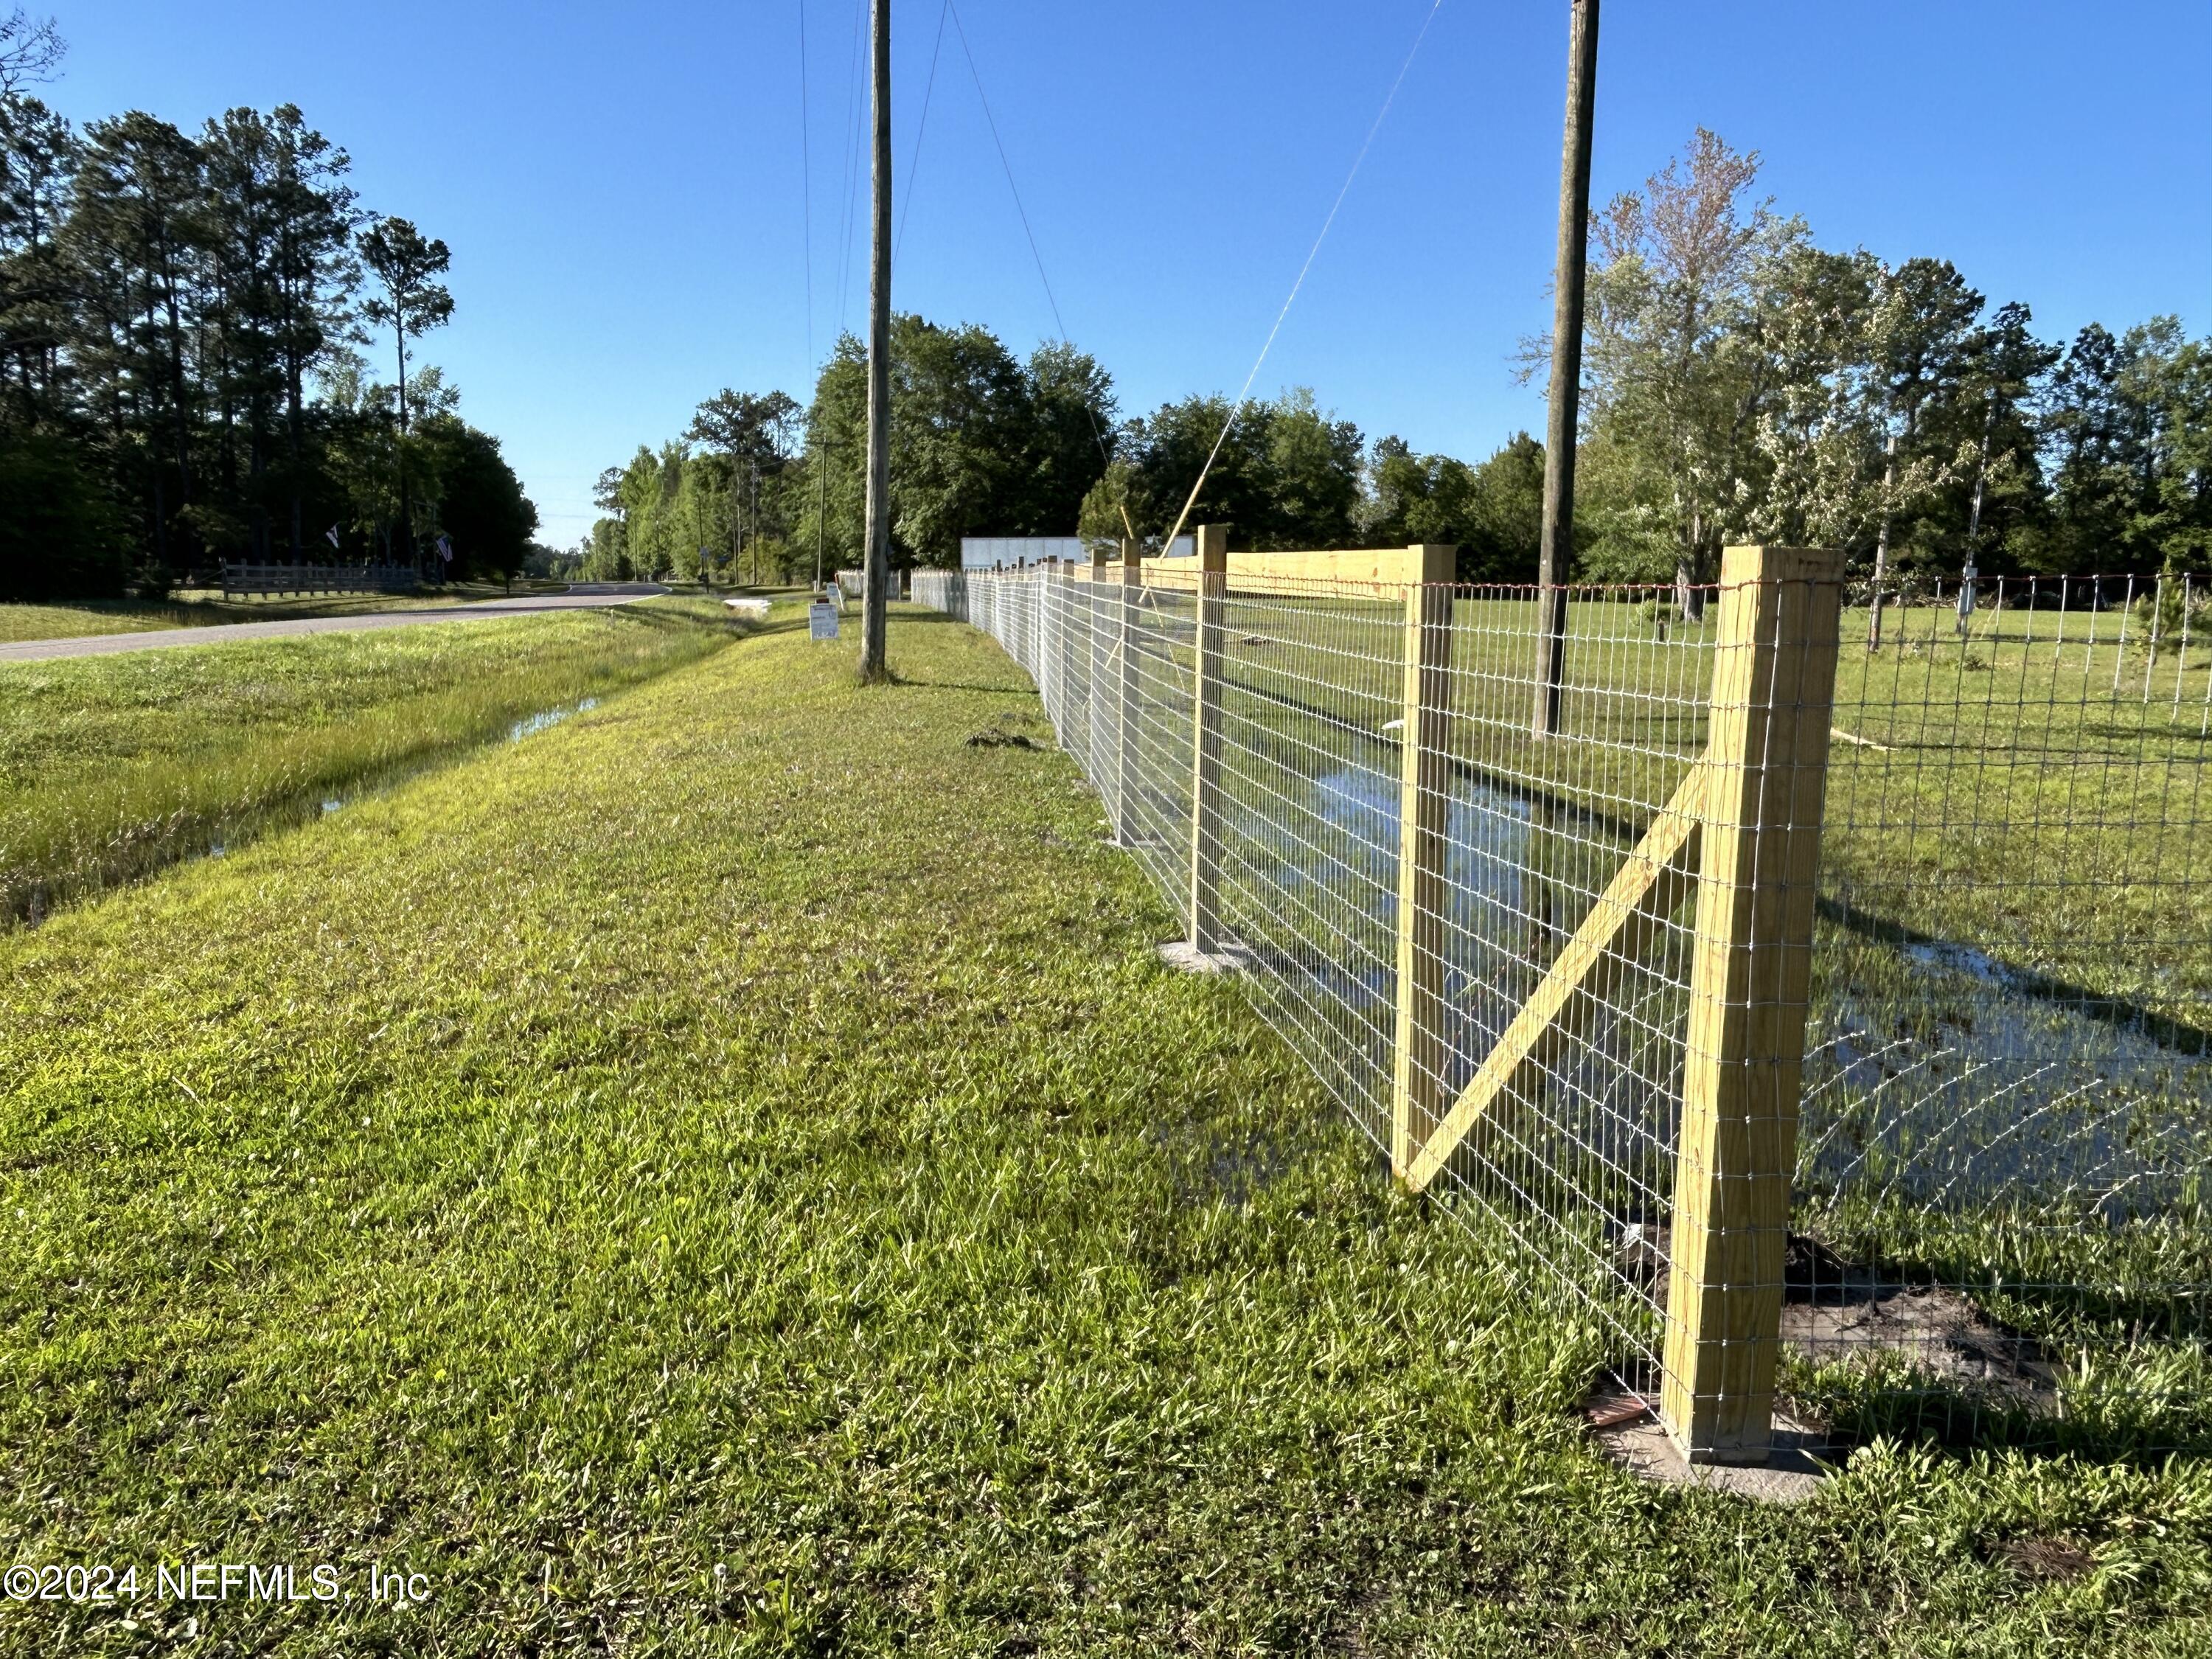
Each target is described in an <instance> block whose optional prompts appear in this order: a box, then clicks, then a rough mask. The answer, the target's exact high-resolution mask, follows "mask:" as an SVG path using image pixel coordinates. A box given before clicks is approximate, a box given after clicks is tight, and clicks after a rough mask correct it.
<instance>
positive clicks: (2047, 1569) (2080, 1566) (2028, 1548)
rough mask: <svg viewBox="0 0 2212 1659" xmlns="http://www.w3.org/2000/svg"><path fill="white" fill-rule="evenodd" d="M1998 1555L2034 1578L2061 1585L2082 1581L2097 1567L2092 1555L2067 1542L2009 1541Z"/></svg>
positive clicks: (2051, 1540) (2058, 1539)
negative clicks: (2081, 1579) (2080, 1578)
mask: <svg viewBox="0 0 2212 1659" xmlns="http://www.w3.org/2000/svg"><path fill="white" fill-rule="evenodd" d="M1995 1553H1996V1557H1997V1559H1999V1560H2002V1561H2006V1562H2009V1563H2010V1564H2011V1565H2013V1566H2014V1567H2016V1568H2017V1569H2019V1571H2021V1572H2023V1573H2025V1574H2027V1577H2030V1578H2039V1579H2046V1580H2050V1581H2052V1582H2056V1583H2066V1582H2067V1581H2069V1580H2070V1579H2075V1578H2079V1577H2081V1575H2082V1574H2084V1573H2086V1572H2087V1571H2089V1569H2090V1568H2091V1567H2093V1566H2094V1565H2097V1564H2096V1562H2095V1561H2093V1559H2090V1555H2089V1552H2088V1551H2087V1550H2085V1549H2083V1548H2082V1547H2081V1546H2080V1545H2079V1544H2076V1543H2075V1542H2074V1541H2072V1540H2070V1539H2065V1538H2013V1539H2008V1540H2007V1541H2005V1542H2003V1543H2002V1544H2000V1545H1998V1546H1997V1547H1996V1552H1995Z"/></svg>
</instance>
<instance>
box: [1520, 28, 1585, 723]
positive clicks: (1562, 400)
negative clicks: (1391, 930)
mask: <svg viewBox="0 0 2212 1659" xmlns="http://www.w3.org/2000/svg"><path fill="white" fill-rule="evenodd" d="M1597 7H1598V0H1573V19H1572V21H1571V24H1570V25H1569V28H1568V34H1567V136H1566V145H1565V153H1564V154H1563V155H1561V156H1560V158H1559V264H1558V269H1557V270H1556V272H1555V273H1554V277H1553V310H1552V387H1551V394H1552V395H1551V408H1550V411H1549V418H1548V419H1547V422H1546V424H1545V428H1544V533H1543V544H1542V550H1541V552H1540V554H1539V555H1538V556H1537V562H1536V588H1537V592H1536V708H1535V718H1534V722H1533V726H1534V732H1535V733H1536V735H1537V736H1538V737H1540V738H1543V737H1549V736H1550V735H1551V734H1552V733H1553V732H1556V731H1558V730H1559V687H1560V685H1561V684H1562V682H1563V681H1564V680H1565V677H1566V666H1567V661H1566V659H1567V590H1566V588H1565V586H1563V583H1564V581H1565V576H1566V574H1567V567H1568V564H1569V562H1570V561H1571V558H1572V556H1573V554H1574V545H1575V542H1574V532H1575V432H1576V427H1577V420H1578V418H1579V415H1580V404H1581V401H1582V382H1583V266H1584V264H1585V263H1586V261H1587V257H1588V252H1589V175H1590V128H1591V124H1592V121H1593V118H1594V117H1595V112H1596V107H1597Z"/></svg>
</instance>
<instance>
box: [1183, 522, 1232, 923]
mask: <svg viewBox="0 0 2212 1659" xmlns="http://www.w3.org/2000/svg"><path fill="white" fill-rule="evenodd" d="M1197 540H1198V561H1197V563H1198V635H1197V647H1198V649H1197V659H1196V666H1195V670H1194V674H1193V677H1192V685H1191V708H1192V713H1191V767H1190V943H1191V948H1192V949H1193V950H1194V951H1198V952H1199V953H1200V955H1201V956H1212V954H1213V953H1214V951H1216V949H1218V947H1219V945H1220V943H1221V913H1220V904H1221V891H1220V890H1221V613H1222V609H1223V604H1222V601H1223V599H1224V598H1225V596H1226V594H1227V593H1228V591H1229V532H1228V530H1227V528H1226V527H1225V526H1221V525H1212V524H1209V525H1200V526H1199V527H1198V532H1197Z"/></svg>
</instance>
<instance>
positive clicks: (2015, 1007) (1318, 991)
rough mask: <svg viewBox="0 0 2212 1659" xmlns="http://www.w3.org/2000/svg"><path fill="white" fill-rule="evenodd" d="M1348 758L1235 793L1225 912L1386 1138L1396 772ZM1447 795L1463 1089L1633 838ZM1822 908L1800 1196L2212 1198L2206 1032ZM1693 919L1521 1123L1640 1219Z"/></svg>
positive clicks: (1658, 1184)
mask: <svg viewBox="0 0 2212 1659" xmlns="http://www.w3.org/2000/svg"><path fill="white" fill-rule="evenodd" d="M1333 746H1334V748H1335V750H1336V753H1334V755H1332V756H1331V757H1330V758H1331V760H1332V762H1334V763H1335V764H1333V765H1332V767H1331V768H1330V769H1328V770H1326V771H1322V772H1319V773H1318V775H1311V776H1305V775H1286V774H1285V772H1283V771H1281V770H1279V769H1270V772H1269V775H1268V782H1269V787H1267V788H1266V789H1264V790H1261V789H1240V788H1239V787H1238V786H1237V782H1236V781H1234V780H1233V779H1232V780H1231V781H1230V782H1229V784H1228V786H1227V791H1226V793H1228V796H1229V804H1228V806H1227V809H1226V811H1225V825H1224V829H1225V836H1224V844H1223V858H1222V873H1223V895H1222V899H1223V907H1224V920H1225V924H1226V926H1227V927H1228V929H1229V932H1230V933H1231V937H1232V938H1233V939H1235V940H1236V941H1237V944H1238V945H1239V947H1240V948H1241V950H1242V951H1243V953H1244V954H1245V956H1246V957H1247V959H1248V961H1249V966H1250V969H1251V976H1252V981H1253V988H1254V990H1255V994H1257V995H1259V996H1260V997H1261V1000H1263V1001H1265V1002H1267V1004H1269V1005H1270V1006H1271V1008H1272V1010H1273V1012H1274V1013H1275V1014H1276V1015H1278V1016H1279V1023H1280V1026H1281V1029H1282V1030H1284V1031H1285V1035H1286V1036H1289V1038H1290V1040H1291V1042H1293V1044H1294V1045H1295V1046H1296V1047H1297V1048H1298V1049H1299V1050H1300V1052H1301V1054H1302V1055H1303V1056H1304V1058H1305V1059H1306V1060H1307V1061H1308V1062H1309V1063H1310V1064H1311V1065H1312V1066H1314V1067H1315V1069H1316V1071H1317V1072H1318V1073H1320V1074H1321V1076H1322V1079H1324V1081H1325V1082H1327V1084H1328V1086H1329V1087H1330V1089H1331V1090H1332V1091H1333V1092H1334V1093H1335V1094H1336V1095H1337V1097H1339V1098H1340V1100H1342V1101H1343V1102H1344V1103H1345V1104H1346V1106H1347V1107H1348V1108H1350V1109H1352V1111H1353V1113H1354V1115H1355V1116H1356V1117H1357V1118H1358V1121H1361V1122H1362V1123H1363V1124H1364V1126H1365V1127H1367V1128H1368V1130H1369V1133H1370V1134H1373V1135H1375V1136H1376V1138H1377V1139H1383V1140H1387V1138H1388V1134H1389V1098H1390V1083H1391V1079H1390V1071H1391V1055H1392V1043H1393V1041H1394V1037H1395V1033H1394V1030H1393V1019H1394V1006H1395V982H1396V948H1397V946H1396V916H1397V906H1398V894H1397V880H1398V858H1399V792H1400V787H1401V786H1400V780H1399V768H1400V757H1399V750H1398V749H1397V747H1396V745H1395V744H1390V743H1389V742H1387V741H1383V740H1381V739H1366V740H1364V741H1360V742H1358V743H1357V744H1354V745H1352V748H1351V750H1350V752H1348V753H1347V752H1346V748H1345V745H1344V744H1342V743H1341V742H1339V743H1338V744H1334V745H1333ZM1286 780H1287V781H1293V782H1294V783H1295V790H1294V791H1285V789H1284V788H1283V787H1282V785H1283V783H1284V782H1285V781H1286ZM1450 787H1451V795H1450V798H1449V802H1448V805H1447V811H1446V819H1445V836H1446V841H1447V845H1448V854H1447V861H1446V866H1445V872H1444V888H1445V894H1446V915H1445V917H1444V929H1443V941H1444V944H1443V950H1444V954H1445V959H1446V981H1445V987H1444V990H1445V998H1446V1003H1447V1006H1448V1008H1449V1016H1448V1022H1449V1023H1448V1027H1447V1030H1446V1031H1445V1032H1444V1033H1443V1036H1444V1038H1445V1042H1446V1048H1447V1053H1448V1059H1447V1062H1446V1063H1447V1068H1448V1070H1447V1075H1446V1078H1445V1079H1444V1081H1445V1084H1446V1085H1447V1088H1448V1089H1449V1091H1450V1092H1451V1093H1453V1094H1456V1093H1457V1092H1458V1091H1459V1090H1460V1089H1462V1088H1463V1087H1464V1086H1465V1085H1466V1084H1467V1082H1468V1080H1469V1079H1470V1078H1471V1077H1472V1076H1473V1074H1474V1070H1475V1068H1476V1067H1477V1066H1479V1065H1480V1062H1481V1060H1482V1058H1483V1056H1484V1055H1485V1054H1486V1053H1487V1052H1488V1051H1489V1049H1490V1048H1491V1047H1492V1045H1493V1044H1495V1043H1496V1042H1497V1041H1498V1037H1499V1036H1501V1035H1502V1034H1503V1033H1504V1030H1505V1029H1506V1027H1507V1026H1508V1025H1509V1024H1510V1022H1511V1020H1512V1018H1513V1017H1514V1015H1515V1013H1516V1012H1517V1011H1518V1010H1519V1009H1520V1007H1521V1006H1522V1004H1523V1003H1524V1002H1525V1000H1527V998H1528V994H1529V993H1530V992H1531V990H1532V989H1533V988H1534V986H1535V985H1536V984H1537V982H1538V981H1540V980H1541V977H1542V975H1543V973H1544V972H1545V970H1546V969H1547V968H1548V967H1549V965H1550V963H1551V962H1552V960H1553V957H1556V955H1557V953H1558V951H1559V947H1560V945H1562V944H1563V943H1564V942H1565V939H1566V938H1567V937H1568V936H1569V935H1570V934H1571V932H1572V930H1573V928H1574V927H1576V926H1577V924H1578V923H1579V922H1580V921H1581V920H1582V918H1583V915H1584V914H1585V912H1586V911H1587V910H1588V908H1589V903H1590V901H1591V896H1593V895H1594V894H1595V892H1596V890H1598V889H1599V888H1600V887H1601V886H1602V885H1603V884H1604V883H1605V881H1606V880H1607V879H1608V878H1609V877H1610V875H1611V873H1612V872H1613V870H1614V869H1615V868H1617V867H1618V866H1619V865H1620V862H1621V860H1622V859H1623V858H1624V857H1625V856H1626V853H1627V851H1628V849H1629V847H1630V846H1631V844H1632V842H1631V839H1630V837H1629V836H1628V834H1627V832H1626V827H1624V826H1621V825H1618V824H1614V823H1609V822H1607V821H1604V820H1601V819H1600V818H1598V817H1596V816H1595V815H1594V814H1590V813H1588V812H1583V811H1578V810H1577V809H1574V808H1572V807H1571V806H1567V805H1562V804H1560V803H1558V802H1556V801H1551V800H1547V799H1541V798H1536V797H1533V796H1531V795H1529V794H1528V793H1521V792H1510V791H1508V790H1505V789H1502V788H1498V787H1493V786H1492V785H1490V784H1487V783H1486V782H1484V781H1482V780H1481V779H1480V777H1478V776H1476V775H1472V774H1470V773H1468V772H1467V771H1464V770H1459V771H1455V773H1454V775H1452V777H1451V783H1450ZM1688 908H1689V907H1688V906H1687V905H1686V906H1685V907H1684V908H1683V910H1682V911H1681V912H1680V913H1678V914H1677V915H1676V916H1675V917H1674V918H1673V921H1672V925H1670V926H1668V927H1663V928H1662V929H1661V930H1660V933H1659V937H1658V940H1657V944H1656V949H1655V951H1654V953H1653V957H1652V959H1651V960H1649V961H1647V962H1645V963H1642V964H1639V965H1638V968H1636V969H1632V970H1630V971H1627V972H1625V973H1624V974H1623V975H1621V977H1620V982H1619V983H1617V984H1616V985H1615V986H1614V987H1613V989H1612V991H1611V992H1610V994H1608V995H1607V997H1606V998H1605V999H1604V1000H1603V1003H1602V1006H1598V1007H1596V1008H1595V1010H1594V1011H1592V1012H1590V1013H1589V1017H1588V1018H1585V1019H1583V1022H1582V1023H1581V1024H1579V1025H1578V1026H1577V1028H1576V1036H1575V1037H1574V1039H1573V1040H1572V1041H1571V1042H1568V1043H1567V1044H1565V1045H1564V1047H1563V1048H1562V1049H1561V1051H1560V1052H1559V1053H1558V1054H1556V1055H1555V1056H1554V1057H1553V1059H1552V1060H1550V1062H1549V1063H1548V1065H1547V1078H1548V1085H1549V1086H1547V1088H1545V1089H1544V1090H1543V1091H1541V1099H1540V1100H1539V1101H1536V1102H1532V1103H1530V1104H1533V1105H1536V1106H1537V1107H1538V1108H1539V1110H1538V1112H1537V1113H1536V1114H1534V1115H1527V1114H1524V1115H1523V1119H1522V1121H1521V1122H1520V1123H1518V1124H1516V1126H1514V1127H1513V1129H1512V1133H1513V1137H1514V1140H1515V1142H1516V1146H1515V1148H1514V1154H1515V1155H1514V1158H1513V1162H1514V1164H1516V1166H1520V1168H1522V1169H1523V1170H1530V1171H1534V1170H1541V1171H1543V1172H1545V1175H1544V1178H1545V1179H1546V1180H1547V1182H1558V1183H1561V1184H1562V1186H1563V1188H1564V1187H1566V1186H1571V1187H1572V1188H1573V1189H1574V1190H1575V1191H1577V1193H1579V1194H1581V1197H1582V1199H1583V1201H1585V1202H1587V1201H1589V1200H1600V1201H1601V1206H1602V1207H1604V1208H1605V1209H1607V1211H1609V1212H1611V1213H1613V1214H1614V1215H1615V1216H1617V1217H1621V1218H1626V1219H1628V1220H1638V1219H1642V1218H1644V1217H1645V1215H1646V1214H1647V1213H1648V1212H1650V1210H1651V1209H1652V1208H1653V1207H1654V1205H1655V1202H1656V1200H1659V1199H1661V1198H1662V1197H1663V1194H1666V1193H1667V1192H1668V1190H1669V1189H1670V1188H1671V1184H1672V1177H1673V1170H1672V1164H1673V1158H1674V1150H1673V1149H1674V1140H1675V1128H1676V1123H1677V1119H1678V1114H1679V1109H1680V1088H1681V1066H1682V1044H1681V1035H1680V1034H1681V1032H1682V1030H1683V1022H1684V1018H1685V1015H1686V1006H1687V981H1688V970H1689V955H1688V950H1687V945H1688V933H1687V930H1688V926H1689V921H1690V917H1689V914H1688ZM1825 908H1826V909H1827V910H1828V911H1829V912H1830V913H1831V914H1830V915H1827V916H1826V918H1824V920H1823V921H1822V923H1821V924H1820V930H1819V933H1818V936H1817V938H1816V941H1815V947H1814V995H1813V1002H1812V1006H1811V1009H1810V1011H1809V1014H1808V1030H1807V1037H1806V1048H1807V1061H1806V1069H1805V1088H1804V1103H1803V1111H1802V1123H1801V1129H1800V1136H1799V1176H1798V1185H1799V1188H1800V1190H1801V1191H1802V1193H1804V1194H1806V1195H1808V1197H1816V1198H1818V1199H1820V1200H1822V1201H1831V1200H1834V1199H1836V1198H1837V1197H1838V1195H1839V1194H1851V1195H1854V1196H1855V1197H1856V1196H1860V1195H1868V1196H1873V1197H1877V1198H1878V1199H1879V1200H1880V1201H1881V1202H1882V1203H1884V1204H1890V1203H1896V1204H1904V1205H1909V1206H1912V1207H1915V1208H1936V1209H1950V1208H1980V1207H1983V1206H1988V1205H1990V1204H1991V1203H1992V1202H2000V1201H2001V1202H2003V1203H2005V1204H2007V1205H2008V1206H2020V1205H2021V1204H2023V1203H2026V1204H2029V1205H2032V1206H2036V1207H2044V1206H2050V1205H2057V1206H2062V1207H2063V1209H2065V1210H2066V1211H2068V1212H2074V1213H2080V1214H2084V1215H2091V1214H2101V1215H2103V1216H2104V1217H2105V1218H2106V1220H2107V1221H2108V1222H2118V1221H2122V1220H2124V1219H2125V1218H2128V1217H2130V1216H2133V1215H2137V1214H2144V1213H2150V1212H2158V1211H2160V1210H2167V1209H2171V1208H2172V1206H2176V1205H2178V1204H2182V1203H2194V1202H2201V1201H2204V1200H2205V1199H2206V1198H2208V1197H2212V1194H2204V1193H2203V1192H2202V1191H2201V1190H2200V1189H2201V1188H2202V1187H2203V1183H2204V1171H2205V1170H2207V1169H2208V1168H2212V1107H2208V1102H2212V1062H2209V1061H2208V1058H2207V1055H2206V1044H2205V1042H2204V1041H2203V1036H2202V1035H2201V1034H2192V1033H2190V1032H2187V1031H2185V1030H2176V1029H2175V1028H2173V1027H2172V1026H2171V1025H2170V1024H2168V1025H2161V1024H2160V1023H2159V1022H2157V1021H2155V1020H2151V1019H2148V1018H2130V1017H2129V1016H2128V1013H2127V1011H2126V1010H2125V1009H2124V1007H2120V1006H2116V1005H2113V1004H2111V1003H2100V1002H2093V1001H2088V1000H2083V999H2081V998H2079V997H2069V996H2066V995H2063V994H2058V992H2059V991H2063V987H2057V989H2056V990H2055V989H2054V987H2051V986H2050V985H2048V984H2047V983H2045V981H2041V980H2039V978H2038V977H2037V976H2036V975H2033V974H2028V973H2026V972H2023V971H2021V970H2018V969H2012V968H2010V967H2008V966H2007V965H2006V964H2004V963H2002V962H2001V961H1999V960H1997V959H1996V958H1995V957H1991V956H1990V955H1989V954H1988V953H1986V952H1984V951H1979V950H1977V949H1974V948H1973V947H1971V946H1967V945H1956V944H1950V943H1943V942H1928V941H1920V942H1912V941H1909V940H1908V941H1905V942H1902V943H1899V942H1893V941H1890V940H1887V939H1881V938H1879V937H1875V938H1869V937H1867V936H1866V935H1867V929H1866V928H1865V927H1863V925H1862V926H1860V927H1858V928H1857V929H1856V930H1855V929H1854V927H1851V926H1848V925H1845V924H1846V923H1847V922H1848V921H1850V916H1849V913H1848V909H1847V907H1840V906H1836V905H1829V906H1826V907H1825ZM1839 915H1840V916H1841V917H1842V918H1843V919H1842V920H1840V921H1839V920H1838V916H1839ZM2192 1035H2194V1036H2195V1040H2194V1041H2193V1042H2192V1041H2191V1037H2192ZM1520 1178H1521V1177H1520V1176H1518V1175H1516V1180H1518V1179H1520ZM1531 1195H1532V1196H1533V1195H1534V1194H1531Z"/></svg>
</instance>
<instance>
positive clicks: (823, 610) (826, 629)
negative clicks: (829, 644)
mask: <svg viewBox="0 0 2212 1659" xmlns="http://www.w3.org/2000/svg"><path fill="white" fill-rule="evenodd" d="M806 636H807V638H809V639H811V640H834V639H836V637H837V607H836V605H831V604H829V602H828V601H826V600H817V601H816V602H815V603H814V604H812V605H808V606H807V607H806Z"/></svg>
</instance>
